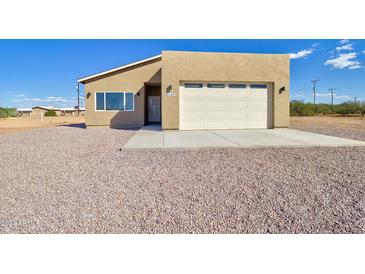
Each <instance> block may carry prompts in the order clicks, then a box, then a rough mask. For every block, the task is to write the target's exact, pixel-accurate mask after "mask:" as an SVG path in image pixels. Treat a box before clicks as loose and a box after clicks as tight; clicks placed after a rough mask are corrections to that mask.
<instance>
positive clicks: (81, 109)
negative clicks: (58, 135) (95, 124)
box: [60, 107, 85, 111]
mask: <svg viewBox="0 0 365 274" xmlns="http://www.w3.org/2000/svg"><path fill="white" fill-rule="evenodd" d="M60 110H61V111H77V110H78V109H77V107H74V108H73V107H68V108H60ZM83 110H85V108H82V107H80V111H83Z"/></svg>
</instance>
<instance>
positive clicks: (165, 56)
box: [79, 51, 290, 130]
mask: <svg viewBox="0 0 365 274" xmlns="http://www.w3.org/2000/svg"><path fill="white" fill-rule="evenodd" d="M289 79H290V58H289V55H288V54H250V53H248V54H245V53H223V52H219V53H217V52H186V51H185V52H184V51H163V52H162V54H161V55H157V56H154V57H150V58H147V59H144V60H141V61H137V62H134V63H131V64H127V65H124V66H121V67H118V68H115V69H111V70H108V71H104V72H101V73H98V74H94V75H91V76H87V77H84V78H82V79H80V80H79V82H80V83H83V84H84V85H85V98H86V125H87V126H110V127H113V128H123V127H141V126H143V125H146V124H150V123H158V124H161V128H162V129H164V130H201V129H202V130H204V129H261V128H278V127H288V125H289V87H290V83H289ZM126 95H128V98H127V97H126ZM118 98H119V99H118ZM123 98H124V99H123ZM127 99H128V101H127ZM113 100H116V102H114V101H113ZM118 102H119V103H118ZM129 106H133V108H132V107H129Z"/></svg>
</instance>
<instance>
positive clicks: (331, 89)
mask: <svg viewBox="0 0 365 274" xmlns="http://www.w3.org/2000/svg"><path fill="white" fill-rule="evenodd" d="M335 89H336V88H329V89H328V90H329V91H330V92H331V105H333V91H334V90H335Z"/></svg>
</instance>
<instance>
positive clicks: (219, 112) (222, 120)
mask: <svg viewBox="0 0 365 274" xmlns="http://www.w3.org/2000/svg"><path fill="white" fill-rule="evenodd" d="M249 87H250V85H249V84H247V88H245V89H237V88H229V87H228V83H226V84H225V88H207V85H204V87H202V88H199V89H190V88H184V87H181V88H180V100H181V102H180V128H181V129H244V128H267V127H268V121H269V118H268V117H269V115H268V103H269V102H268V90H267V89H250V88H249Z"/></svg>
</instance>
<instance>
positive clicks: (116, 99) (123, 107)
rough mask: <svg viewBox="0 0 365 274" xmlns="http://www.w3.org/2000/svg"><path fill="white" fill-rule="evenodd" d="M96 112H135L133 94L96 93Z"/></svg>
mask: <svg viewBox="0 0 365 274" xmlns="http://www.w3.org/2000/svg"><path fill="white" fill-rule="evenodd" d="M95 110H96V111H134V94H133V92H116V91H115V92H108V91H106V92H96V93H95Z"/></svg>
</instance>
